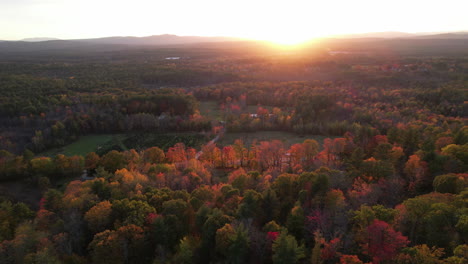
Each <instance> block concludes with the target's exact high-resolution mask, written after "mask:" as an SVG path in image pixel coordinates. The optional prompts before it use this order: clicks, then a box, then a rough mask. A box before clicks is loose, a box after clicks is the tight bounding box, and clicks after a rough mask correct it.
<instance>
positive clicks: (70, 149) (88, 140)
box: [39, 134, 125, 157]
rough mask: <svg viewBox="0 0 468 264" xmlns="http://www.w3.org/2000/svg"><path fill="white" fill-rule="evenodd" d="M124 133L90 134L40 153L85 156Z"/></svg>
mask: <svg viewBox="0 0 468 264" xmlns="http://www.w3.org/2000/svg"><path fill="white" fill-rule="evenodd" d="M124 137H125V135H123V134H104V135H88V136H82V137H80V138H79V139H78V141H76V142H73V143H71V144H69V145H66V146H63V147H61V148H54V149H51V150H48V151H46V152H42V153H39V156H49V157H51V156H55V155H57V154H64V155H66V156H73V155H81V156H85V155H86V154H87V153H89V152H93V151H97V150H98V149H99V148H100V147H102V146H104V145H106V144H108V143H109V142H111V141H113V140H116V139H119V138H120V140H121V139H122V138H124Z"/></svg>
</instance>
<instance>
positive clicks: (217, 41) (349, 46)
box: [0, 32, 468, 58]
mask: <svg viewBox="0 0 468 264" xmlns="http://www.w3.org/2000/svg"><path fill="white" fill-rule="evenodd" d="M265 43H266V42H265V41H264V42H257V41H251V40H247V39H241V38H233V37H200V36H176V35H168V34H166V35H157V36H148V37H106V38H94V39H72V40H58V39H54V38H28V39H23V40H21V41H1V40H0V56H3V57H5V56H9V57H12V58H14V56H16V55H15V54H20V53H22V54H27V53H29V54H32V53H34V52H46V53H48V54H54V53H57V52H60V51H63V52H68V51H78V52H86V53H90V52H91V53H93V52H94V53H97V52H108V51H119V50H124V49H134V48H140V47H143V48H148V47H164V48H166V47H170V48H173V47H184V45H194V46H193V47H210V48H218V47H222V48H225V49H233V48H239V47H250V48H257V49H260V50H262V49H264V48H267V47H268V44H267V46H263V45H264V44H265ZM319 43H320V44H319V45H318V46H317V45H316V44H313V45H311V47H312V46H315V47H316V48H319V47H320V48H323V49H330V50H356V51H357V50H359V51H363V50H381V51H382V50H383V51H389V50H393V51H402V52H403V51H405V52H407V51H412V52H420V50H421V48H424V50H425V51H431V52H452V53H453V54H457V52H458V53H463V54H467V53H468V32H448V33H421V34H411V33H403V32H376V33H366V34H352V35H335V36H330V37H328V38H323V39H322V41H320V42H319ZM190 48H192V47H190ZM44 54H45V53H44ZM428 54H430V52H428Z"/></svg>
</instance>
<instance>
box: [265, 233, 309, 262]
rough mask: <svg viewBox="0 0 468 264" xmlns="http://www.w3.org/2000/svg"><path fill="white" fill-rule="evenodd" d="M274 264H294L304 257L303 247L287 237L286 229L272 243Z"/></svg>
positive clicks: (290, 237)
mask: <svg viewBox="0 0 468 264" xmlns="http://www.w3.org/2000/svg"><path fill="white" fill-rule="evenodd" d="M272 249H273V256H272V260H273V263H274V264H294V263H298V262H299V260H300V259H302V258H304V257H305V254H304V248H303V246H299V245H298V244H297V241H296V239H295V238H294V237H293V236H291V235H289V234H288V232H287V230H286V229H283V230H282V231H281V233H280V235H279V236H278V238H276V240H275V241H274V242H273V246H272Z"/></svg>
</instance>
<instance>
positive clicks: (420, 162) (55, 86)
mask: <svg viewBox="0 0 468 264" xmlns="http://www.w3.org/2000/svg"><path fill="white" fill-rule="evenodd" d="M348 44H349V43H348ZM351 44H352V43H351ZM351 44H349V47H348V46H344V45H342V46H340V45H337V44H333V43H328V44H327V45H329V46H328V48H324V47H321V46H320V47H313V48H307V49H306V48H304V49H299V50H275V49H274V48H272V47H264V46H261V45H259V44H256V45H247V44H242V45H241V44H239V45H238V46H235V47H233V46H234V45H233V44H227V43H225V44H205V45H201V44H198V45H192V46H191V45H188V46H184V45H176V46H174V47H159V48H158V47H153V48H150V47H145V48H143V47H133V48H129V47H125V48H118V47H113V49H109V50H106V49H103V50H98V51H94V52H91V51H88V50H83V49H70V50H57V51H40V50H38V51H35V52H24V51H23V52H21V51H16V53H15V54H16V55H15V56H13V55H12V54H6V53H5V54H3V53H0V91H1V93H0V263H31V264H32V263H70V264H72V263H73V264H75V263H76V264H79V263H154V264H156V263H274V264H277V263H288V264H292V263H312V264H331V263H340V264H359V263H361V264H364V263H372V264H389V263H398V264H413V263H414V264H432V263H433V264H439V263H440V264H463V263H467V262H468V245H467V243H468V123H467V121H468V119H467V116H468V104H467V102H468V99H467V94H468V89H467V87H468V52H465V51H463V50H460V51H457V53H454V51H453V50H452V51H446V50H444V49H443V48H440V47H439V46H437V47H434V46H431V47H425V46H418V45H419V44H418V43H416V44H411V45H409V44H408V45H407V46H405V45H398V44H395V48H394V49H393V50H386V49H387V48H389V47H374V46H373V45H374V44H373V42H372V41H371V42H369V43H368V44H363V43H355V44H353V45H351ZM324 45H325V44H324ZM366 45H367V46H366ZM440 45H442V46H443V45H445V42H443V43H441V44H440ZM346 47H348V49H346ZM418 47H419V48H418ZM362 50H367V51H362ZM176 56H177V58H178V59H168V58H174V57H176ZM272 132H275V133H272ZM261 134H265V135H269V137H268V139H260V138H256V136H250V137H246V136H239V138H236V135H261ZM278 135H282V137H281V138H280V137H279V136H278ZM93 136H95V138H94V139H96V140H101V139H102V140H103V141H102V142H100V143H99V144H98V143H92V144H91V143H90V144H88V145H91V146H90V149H89V150H88V149H86V150H85V149H84V145H86V144H84V143H83V141H81V140H83V138H84V137H93ZM284 138H288V139H290V140H284ZM93 142H94V141H93ZM72 143H73V144H77V145H78V147H83V149H82V150H81V152H80V154H76V155H75V154H73V155H71V154H70V155H66V154H64V153H69V152H67V151H66V150H67V148H68V147H69V146H70V144H72ZM80 144H81V145H82V146H80ZM13 187H14V188H13ZM9 189H11V190H9ZM15 190H22V191H23V192H26V193H25V194H24V193H23V194H22V195H18V193H17V192H16V193H15ZM25 196H26V198H25ZM35 197H40V198H35Z"/></svg>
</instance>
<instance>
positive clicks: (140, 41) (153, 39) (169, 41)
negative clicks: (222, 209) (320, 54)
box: [0, 31, 468, 46]
mask: <svg viewBox="0 0 468 264" xmlns="http://www.w3.org/2000/svg"><path fill="white" fill-rule="evenodd" d="M325 38H335V39H365V38H374V39H394V38H413V39H468V32H445V33H405V32H395V31H389V32H373V33H362V34H347V35H332V36H329V37H325ZM55 41H61V40H59V39H57V38H46V37H39V38H26V39H22V40H20V41H5V40H0V42H35V43H37V42H55ZM62 41H66V42H80V43H88V44H114V45H132V46H133V45H151V46H154V45H177V44H193V43H210V42H230V41H246V39H241V38H234V37H200V36H177V35H170V34H164V35H154V36H148V37H131V36H127V37H120V36H116V37H104V38H91V39H70V40H62ZM62 44H63V43H62Z"/></svg>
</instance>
